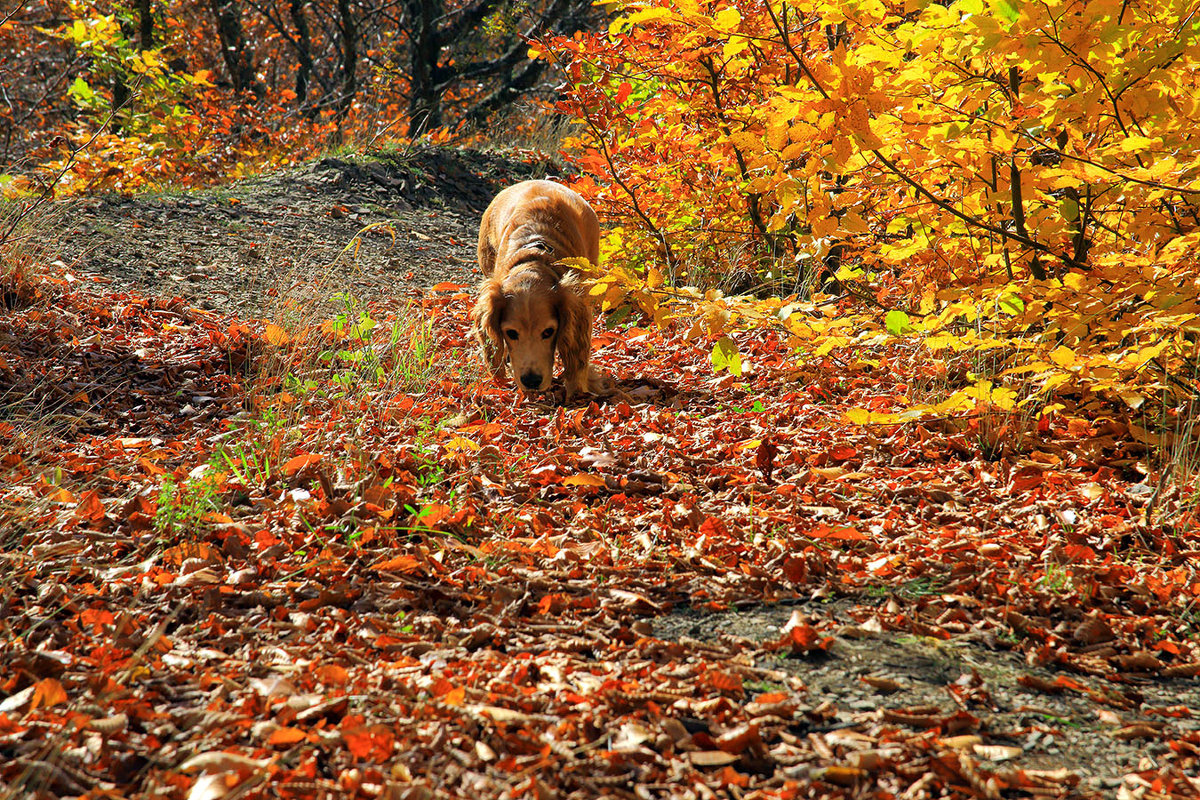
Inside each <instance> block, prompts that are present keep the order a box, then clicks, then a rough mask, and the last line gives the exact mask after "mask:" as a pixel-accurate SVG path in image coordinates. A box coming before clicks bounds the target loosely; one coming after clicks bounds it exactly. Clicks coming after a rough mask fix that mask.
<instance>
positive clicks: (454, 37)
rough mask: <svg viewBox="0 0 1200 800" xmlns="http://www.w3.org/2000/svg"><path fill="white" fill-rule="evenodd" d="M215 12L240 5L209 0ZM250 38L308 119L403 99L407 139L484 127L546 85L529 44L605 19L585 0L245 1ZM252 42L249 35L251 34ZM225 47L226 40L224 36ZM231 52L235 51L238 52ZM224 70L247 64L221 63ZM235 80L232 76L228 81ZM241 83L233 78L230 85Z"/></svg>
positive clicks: (543, 66)
mask: <svg viewBox="0 0 1200 800" xmlns="http://www.w3.org/2000/svg"><path fill="white" fill-rule="evenodd" d="M210 2H211V3H213V5H214V8H215V7H216V6H218V5H222V6H224V5H227V4H236V3H237V0H210ZM250 3H251V6H250V7H251V8H252V9H253V16H255V17H256V24H257V26H258V27H259V28H261V29H262V32H261V34H260V35H259V36H258V37H256V39H257V40H258V41H261V42H262V43H263V45H265V46H266V47H268V48H269V47H270V46H271V45H274V44H282V45H284V46H283V47H282V48H277V49H278V53H276V54H274V55H272V56H270V57H269V59H262V58H260V59H258V61H259V63H265V62H266V61H267V60H271V59H273V64H275V66H273V69H275V70H278V68H279V67H278V64H279V62H281V61H282V62H286V64H287V69H288V70H289V71H290V73H291V74H292V75H293V76H294V77H293V78H292V85H294V87H295V93H296V103H297V106H298V108H299V109H301V110H303V111H305V112H306V113H314V112H318V111H321V110H327V109H332V110H334V111H335V112H336V114H337V116H338V117H339V118H341V117H345V116H346V115H347V114H348V113H349V112H350V110H351V108H352V107H353V106H354V104H355V103H356V102H357V103H360V104H364V105H371V104H373V103H377V102H378V101H379V100H380V97H379V96H378V95H377V94H374V95H373V94H372V93H373V92H374V93H379V92H381V89H382V86H384V85H386V87H387V90H389V91H383V93H384V94H390V91H396V92H399V94H400V95H401V96H402V98H403V100H404V102H403V106H404V108H403V112H404V113H405V115H406V116H407V120H408V129H407V132H408V133H409V134H410V135H413V136H415V135H419V134H421V133H424V132H425V131H428V130H431V129H434V128H438V127H441V126H443V125H446V124H459V123H463V122H468V123H474V124H480V123H482V122H484V121H485V120H486V119H487V118H488V117H489V116H490V115H492V114H494V113H495V112H497V111H499V110H501V109H503V108H504V107H505V106H507V105H508V104H510V103H511V102H512V101H513V100H515V99H516V98H518V97H520V96H521V95H523V94H524V93H526V92H528V91H529V90H531V89H533V88H534V87H536V86H537V85H538V82H539V81H540V80H542V79H543V77H544V75H545V70H546V68H547V65H546V64H545V63H544V62H540V61H531V60H530V59H529V58H528V57H527V51H528V44H527V41H526V40H527V39H528V38H530V37H533V36H537V35H540V34H544V33H554V34H570V33H573V32H574V31H577V30H584V29H587V28H589V27H591V26H593V25H596V24H598V23H599V22H601V21H602V20H603V12H602V11H599V10H597V9H596V8H595V7H593V5H592V3H591V1H590V0H472V1H471V2H458V1H457V0H250ZM247 38H251V37H247ZM222 42H223V43H224V42H225V36H224V35H223V37H222ZM235 49H236V48H235ZM225 63H226V69H227V70H228V69H233V68H234V66H235V65H236V66H238V67H240V66H241V65H242V64H243V63H244V62H242V61H237V60H233V59H231V58H230V56H229V55H227V56H226V58H225ZM231 80H232V79H231ZM232 83H233V85H235V86H237V85H238V81H237V80H232Z"/></svg>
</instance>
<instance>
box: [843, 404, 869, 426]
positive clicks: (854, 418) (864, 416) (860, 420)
mask: <svg viewBox="0 0 1200 800" xmlns="http://www.w3.org/2000/svg"><path fill="white" fill-rule="evenodd" d="M846 421H847V422H849V423H851V424H853V425H866V424H867V423H868V422H870V421H871V412H870V411H867V410H866V409H865V408H852V409H850V410H849V411H847V412H846Z"/></svg>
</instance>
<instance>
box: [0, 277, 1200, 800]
mask: <svg viewBox="0 0 1200 800" xmlns="http://www.w3.org/2000/svg"><path fill="white" fill-rule="evenodd" d="M42 293H43V297H42V299H41V300H40V301H39V302H35V303H33V304H31V305H29V306H28V307H25V308H18V309H13V310H12V311H10V312H9V313H8V315H7V316H6V317H5V318H4V319H3V320H2V321H0V347H2V348H3V349H2V351H0V355H2V356H3V358H4V359H5V365H6V366H5V368H4V370H3V375H2V379H3V383H2V384H0V386H2V391H0V395H2V396H3V402H4V408H5V416H4V420H3V421H2V422H0V425H2V426H3V431H2V433H3V440H4V447H3V454H2V456H0V457H2V459H3V461H2V463H3V468H4V470H5V479H4V482H3V484H2V486H0V509H2V513H3V515H4V523H3V531H4V533H3V534H2V536H3V540H2V541H3V552H2V553H0V563H2V564H3V566H2V567H0V570H2V572H3V574H4V576H5V581H4V586H3V588H0V626H2V629H3V636H2V637H0V663H3V665H4V669H3V670H0V695H2V697H0V781H2V782H3V789H4V791H5V792H6V794H8V795H10V796H33V797H37V796H84V795H87V796H92V797H102V796H110V797H111V796H127V797H133V796H139V797H140V796H163V797H178V798H188V799H189V800H200V799H201V798H220V797H232V796H236V797H256V796H285V797H312V796H315V795H324V796H334V795H336V796H340V797H359V796H361V797H386V798H432V797H456V796H462V795H467V794H471V795H476V796H486V797H492V796H494V797H502V796H503V797H523V796H530V797H537V798H549V797H572V796H573V797H595V796H614V797H617V796H620V797H681V798H683V797H700V798H706V797H712V796H723V797H724V796H729V797H739V798H740V797H850V796H856V797H857V796H879V797H889V796H890V797H937V796H951V797H954V796H958V797H985V798H992V797H1042V796H1055V797H1101V796H1109V795H1110V794H1111V793H1112V792H1113V791H1118V792H1119V793H1121V794H1122V796H1128V797H1147V798H1149V797H1184V796H1192V795H1194V794H1195V793H1196V785H1195V775H1196V769H1197V752H1198V748H1200V732H1198V730H1197V724H1196V720H1195V714H1196V711H1195V709H1196V702H1197V701H1196V700H1195V688H1194V683H1195V675H1196V674H1197V672H1200V652H1198V647H1197V644H1196V638H1195V629H1194V625H1195V613H1194V609H1195V603H1196V593H1197V589H1196V587H1197V586H1198V585H1200V584H1198V583H1197V581H1196V575H1195V566H1194V563H1195V555H1196V550H1195V546H1194V538H1193V537H1191V536H1189V535H1187V534H1186V532H1180V531H1179V530H1176V529H1173V528H1170V527H1164V526H1163V525H1161V524H1147V523H1146V522H1145V517H1146V514H1145V506H1146V504H1147V502H1148V498H1149V493H1147V492H1145V491H1143V490H1142V488H1140V487H1143V486H1144V485H1145V483H1144V478H1143V476H1142V475H1140V474H1139V473H1138V472H1137V471H1136V469H1134V468H1133V467H1132V466H1131V465H1132V464H1135V463H1136V461H1137V459H1138V457H1139V454H1140V452H1141V451H1140V449H1139V448H1140V445H1139V444H1138V443H1137V442H1136V440H1135V439H1133V438H1132V437H1130V435H1129V429H1128V426H1127V425H1124V426H1123V423H1120V422H1114V421H1111V420H1109V421H1100V420H1093V421H1089V422H1087V423H1086V424H1081V423H1080V422H1079V421H1078V420H1075V419H1071V418H1068V417H1065V416H1063V417H1056V418H1054V419H1052V420H1051V421H1050V422H1049V424H1048V425H1046V426H1043V428H1044V429H1043V430H1039V431H1036V432H1031V433H1030V434H1029V435H1028V436H1027V437H1026V439H1025V441H1024V443H1023V444H1022V446H1021V447H1016V446H1013V447H1011V448H1010V449H1009V450H1006V451H1004V450H1002V451H997V450H996V449H995V448H988V447H985V446H984V445H986V444H987V443H986V442H984V443H983V444H981V434H980V432H979V431H978V429H973V428H971V427H970V426H969V425H968V426H962V427H961V428H955V427H953V426H949V425H946V426H940V427H939V425H938V424H937V423H926V424H925V425H923V426H920V425H914V426H906V427H895V426H891V427H888V426H877V427H859V426H852V425H849V424H847V423H846V422H844V421H843V419H844V411H845V410H846V409H847V408H851V407H865V408H874V409H886V408H888V407H889V403H890V402H893V400H894V398H896V397H898V396H900V395H901V394H903V392H904V391H905V388H904V383H905V381H907V380H909V379H910V378H911V376H909V375H908V374H907V373H908V370H909V369H910V367H909V366H908V365H909V364H910V363H911V361H910V359H909V354H908V353H906V352H904V350H903V347H902V346H901V345H893V346H891V347H890V348H887V349H881V351H880V352H879V353H875V354H874V357H875V359H876V361H877V364H878V366H875V367H863V366H861V365H860V366H858V367H856V368H855V369H847V367H846V363H847V361H846V359H844V358H842V357H841V355H840V354H839V353H837V352H836V351H835V352H834V353H831V354H830V357H829V358H828V359H827V360H826V361H824V362H814V363H809V364H804V365H801V366H799V367H797V366H796V365H795V364H793V363H791V362H789V361H788V360H787V359H786V357H785V356H786V354H784V353H783V352H782V351H781V348H780V347H779V344H778V342H776V341H774V340H773V339H772V337H771V335H770V334H763V335H761V336H758V337H754V338H749V339H748V340H746V341H739V343H738V346H739V351H740V352H741V353H742V356H743V359H744V360H745V361H746V362H747V363H748V364H749V365H750V369H749V371H748V373H747V374H746V375H745V376H744V377H743V378H741V379H738V378H734V377H732V376H730V375H728V374H725V375H720V376H715V375H713V373H712V367H711V363H710V351H711V345H710V344H709V343H706V342H693V341H687V340H686V339H685V338H684V336H683V335H682V334H681V333H677V332H670V331H667V332H662V331H654V330H649V329H641V328H637V327H629V326H623V327H619V328H617V329H614V330H611V331H598V332H597V341H596V346H595V360H596V362H597V363H598V364H599V365H600V366H601V367H602V368H603V369H605V370H606V371H608V372H610V373H612V374H614V375H616V376H617V377H618V379H619V380H620V381H621V384H622V388H624V389H625V390H626V392H627V394H629V396H630V399H629V400H620V401H616V402H609V403H604V402H591V403H587V404H580V405H575V406H568V407H563V406H561V405H559V404H557V403H556V401H555V398H554V397H553V395H552V396H550V397H548V398H539V399H535V400H526V399H523V398H522V397H520V396H519V395H518V394H517V393H516V392H515V391H514V389H513V387H512V386H511V385H509V386H498V385H495V384H492V383H490V382H485V381H481V380H480V372H479V370H478V367H477V366H474V361H475V356H474V355H472V354H471V351H472V342H471V337H470V334H469V331H468V327H467V323H466V319H467V310H468V308H469V306H470V303H471V302H472V297H471V293H470V289H469V288H465V287H462V286H460V285H453V284H451V285H442V286H439V287H437V288H436V289H434V290H428V291H425V292H424V293H422V294H421V296H420V298H419V299H418V300H417V301H416V305H415V306H414V307H413V308H411V309H410V311H409V313H408V315H407V316H406V317H403V318H402V319H400V320H399V321H396V320H392V321H393V322H396V324H397V325H399V327H398V328H393V329H392V330H399V331H400V332H401V336H400V339H401V342H400V343H398V342H392V344H391V345H390V346H389V347H382V346H381V342H380V341H378V340H371V341H367V340H365V339H364V340H361V341H360V342H359V344H361V345H362V346H361V347H356V346H353V341H352V339H353V336H352V334H350V333H348V332H347V331H346V330H345V329H344V328H337V327H336V326H335V327H328V326H325V327H322V326H320V325H313V326H311V327H299V326H298V327H296V328H293V329H291V330H290V331H289V332H288V333H287V335H286V336H281V335H280V333H279V332H278V331H270V332H268V330H267V328H266V326H264V325H261V324H258V323H239V322H230V320H229V319H227V318H223V317H219V316H217V315H214V314H208V313H204V312H199V311H197V310H195V309H193V308H190V307H189V306H188V305H187V304H186V303H182V302H179V301H171V300H165V301H164V300H155V299H147V298H144V297H141V296H140V295H138V294H136V293H132V292H128V293H127V292H123V291H120V290H118V289H116V287H110V286H106V285H105V284H103V283H97V282H94V281H90V280H68V279H67V278H65V277H62V278H48V279H46V284H45V285H44V286H43V287H42ZM369 308H370V312H369V313H370V319H373V320H378V321H379V322H380V323H381V325H380V327H379V330H383V329H384V328H385V327H386V324H384V323H386V322H387V321H388V320H389V315H394V314H396V313H397V312H398V306H397V304H395V303H392V304H383V305H375V306H370V307H369ZM414 319H415V320H416V322H414ZM360 321H361V318H360ZM423 330H428V331H429V334H430V336H431V337H432V341H433V344H434V346H433V347H432V348H431V349H430V350H429V351H428V352H427V353H425V354H424V355H423V356H421V359H417V360H418V361H420V363H419V364H417V366H419V367H420V369H419V370H417V369H416V368H415V367H414V363H413V358H412V353H411V352H410V351H407V350H405V348H404V347H403V346H397V345H398V344H402V342H406V341H416V340H417V338H419V337H418V333H419V332H420V331H423ZM393 338H395V337H393ZM372 342H373V343H372ZM367 350H370V351H371V352H372V353H375V354H376V356H377V360H376V361H374V362H370V363H372V364H374V365H375V366H378V367H380V369H382V370H383V372H382V373H381V372H380V371H379V370H375V371H364V370H362V369H359V368H358V367H359V366H361V365H362V363H363V359H365V358H367V356H366V355H364V354H363V353H364V352H365V351H367ZM331 352H332V353H334V354H335V355H334V356H331V357H330V358H327V359H323V358H322V357H323V356H326V355H328V354H330V353H331ZM339 353H350V354H354V353H359V355H358V356H356V357H355V358H357V360H353V359H351V358H350V356H348V355H338V354H339ZM855 363H857V362H855ZM351 365H357V366H355V368H354V369H352V368H351ZM401 367H403V369H401ZM381 374H383V375H386V377H384V378H381V377H380V375H381ZM985 451H986V454H987V455H988V456H990V457H991V460H989V458H986V457H985ZM748 614H754V615H758V616H757V617H756V618H755V619H756V621H754V622H750V621H747V616H746V615H748ZM731 615H732V616H731ZM681 619H682V620H684V623H680V622H679V620H681ZM729 619H733V620H736V622H735V624H732V625H727V624H726V623H725V622H724V621H726V620H729ZM681 624H683V625H685V627H681ZM684 631H686V635H684V634H683V632H684ZM931 654H937V655H936V656H934V655H931ZM1075 732H1079V735H1073V734H1074V733H1075ZM1072 748H1074V749H1075V752H1079V753H1084V754H1083V755H1081V756H1078V757H1076V756H1073V755H1072ZM1056 750H1057V752H1055V751H1056Z"/></svg>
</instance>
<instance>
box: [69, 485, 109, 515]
mask: <svg viewBox="0 0 1200 800" xmlns="http://www.w3.org/2000/svg"><path fill="white" fill-rule="evenodd" d="M75 516H76V517H78V518H79V519H83V520H87V521H88V522H95V521H97V520H101V519H104V504H103V503H101V502H100V495H99V494H97V492H96V490H95V489H91V490H89V491H87V492H84V493H83V497H82V498H80V500H79V505H78V506H76V507H75Z"/></svg>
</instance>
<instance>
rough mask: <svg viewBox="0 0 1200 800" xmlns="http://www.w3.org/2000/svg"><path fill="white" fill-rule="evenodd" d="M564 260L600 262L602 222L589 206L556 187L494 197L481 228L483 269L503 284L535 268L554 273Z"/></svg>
mask: <svg viewBox="0 0 1200 800" xmlns="http://www.w3.org/2000/svg"><path fill="white" fill-rule="evenodd" d="M563 258H587V259H588V260H590V261H591V262H592V263H595V262H596V261H598V260H599V258H600V222H599V220H597V219H596V212H594V211H593V210H592V207H591V206H589V205H588V204H587V201H586V200H584V199H583V198H582V197H580V196H579V195H578V194H576V193H575V192H574V191H572V190H571V189H568V188H567V187H565V186H562V185H561V184H557V183H553V182H552V181H524V182H522V183H518V184H516V185H514V186H510V187H508V188H507V189H505V190H504V191H502V192H500V194H498V195H496V197H495V199H494V200H492V203H491V205H489V206H488V208H487V211H485V212H484V214H483V222H482V224H481V225H480V226H479V267H480V269H481V270H483V274H484V277H489V276H491V275H492V274H493V273H499V275H500V277H501V279H503V277H504V276H506V275H507V274H508V273H509V272H511V271H513V270H514V269H517V268H519V267H520V266H521V265H522V264H524V263H527V262H531V263H536V264H540V265H545V266H549V267H552V268H554V271H555V273H556V277H557V278H561V277H562V268H561V267H554V266H553V265H554V264H555V262H557V261H558V260H559V259H563Z"/></svg>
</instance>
